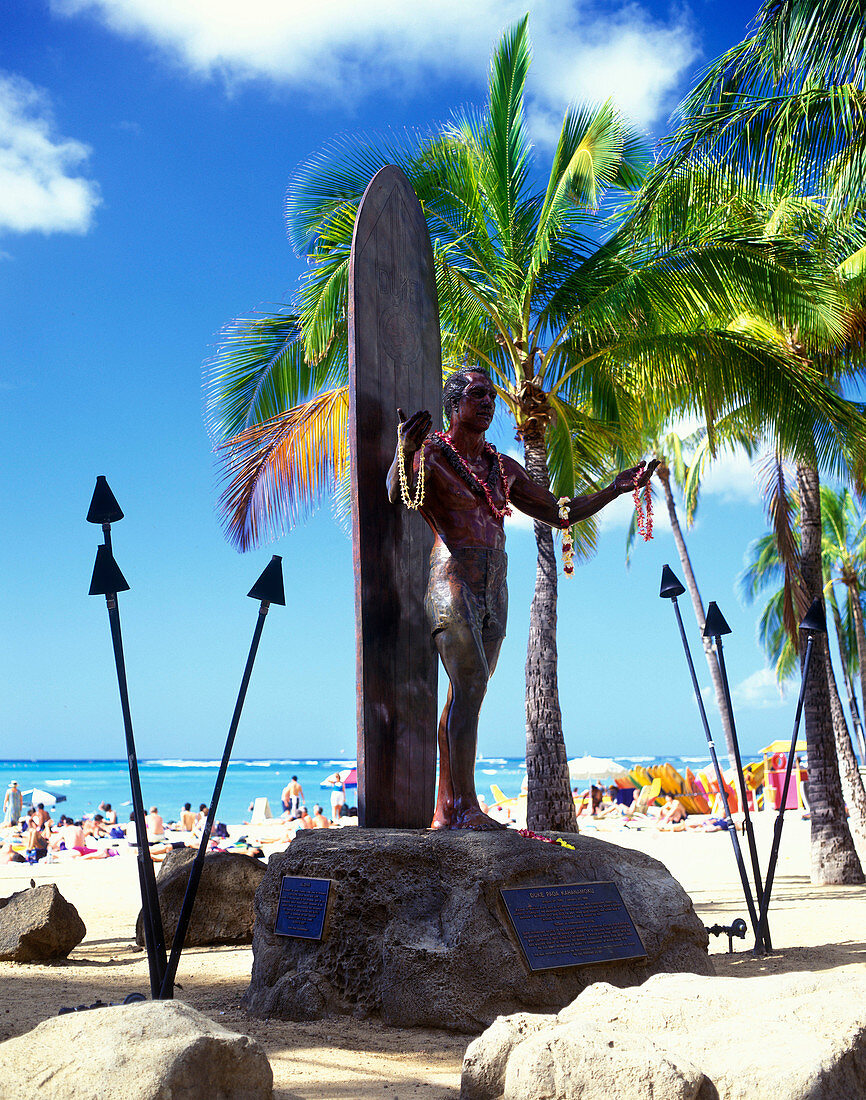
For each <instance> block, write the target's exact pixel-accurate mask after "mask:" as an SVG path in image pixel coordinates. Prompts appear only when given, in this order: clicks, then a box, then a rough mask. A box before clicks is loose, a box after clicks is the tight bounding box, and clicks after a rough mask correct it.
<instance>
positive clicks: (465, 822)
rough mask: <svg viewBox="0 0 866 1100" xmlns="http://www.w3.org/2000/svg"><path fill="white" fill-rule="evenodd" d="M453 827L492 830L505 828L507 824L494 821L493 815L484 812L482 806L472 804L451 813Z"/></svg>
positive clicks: (451, 826)
mask: <svg viewBox="0 0 866 1100" xmlns="http://www.w3.org/2000/svg"><path fill="white" fill-rule="evenodd" d="M450 828H452V829H476V830H479V831H483V832H491V831H492V830H494V829H505V828H507V826H505V825H503V824H502V823H501V822H500V821H494V819H493V818H492V817H489V816H488V815H487V814H485V813H483V812H482V810H481V809H480V807H478V806H470V807H469V808H468V809H466V810H463V811H462V812H457V811H455V812H454V813H453V814H452V815H451V825H450Z"/></svg>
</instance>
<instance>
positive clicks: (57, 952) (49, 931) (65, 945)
mask: <svg viewBox="0 0 866 1100" xmlns="http://www.w3.org/2000/svg"><path fill="white" fill-rule="evenodd" d="M86 934H87V929H86V928H85V926H84V921H83V920H82V919H81V917H80V916H79V915H78V910H77V909H76V908H75V906H74V905H73V904H72V902H70V901H67V900H66V898H65V897H64V896H63V895H62V894H61V893H60V891H59V890H58V889H57V887H56V886H55V885H54V883H53V882H49V883H46V884H45V885H43V886H34V887H31V888H30V889H29V890H20V891H18V893H16V894H12V895H11V896H10V897H8V898H0V959H2V960H3V961H4V962H45V961H47V960H48V959H65V958H66V956H67V955H68V954H69V952H70V951H71V950H72V949H73V947H77V946H78V944H79V943H81V941H82V940H83V939H84V937H85V935H86Z"/></svg>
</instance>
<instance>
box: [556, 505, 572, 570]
mask: <svg viewBox="0 0 866 1100" xmlns="http://www.w3.org/2000/svg"><path fill="white" fill-rule="evenodd" d="M570 503H571V501H570V500H569V499H568V497H560V498H559V500H558V501H557V504H558V505H559V519H560V522H561V524H562V571H563V573H565V575H566V577H572V576H574V531H573V530H572V528H571V527H570V526H569V524H568V506H569V504H570Z"/></svg>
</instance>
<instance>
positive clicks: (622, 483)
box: [613, 458, 659, 493]
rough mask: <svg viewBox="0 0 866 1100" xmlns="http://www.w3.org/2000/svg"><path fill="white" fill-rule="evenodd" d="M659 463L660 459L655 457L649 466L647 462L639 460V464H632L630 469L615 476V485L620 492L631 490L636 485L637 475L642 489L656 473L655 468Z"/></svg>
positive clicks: (639, 486)
mask: <svg viewBox="0 0 866 1100" xmlns="http://www.w3.org/2000/svg"><path fill="white" fill-rule="evenodd" d="M658 464H659V461H658V459H657V458H654V459H653V460H652V462H650V464H649V466H647V464H646V463H645V462H639V463H638V464H637V466H632V468H631V469H630V470H622V471H620V473H618V474H617V475H616V477H615V478H614V481H613V484H614V487H615V488H616V489H617V491H618V492H620V493H628V492H631V490H632V489H634V487H635V484H634V480H635V477H637V484H638V488H640V489H642V488H643V486H644V485H646V483H647V482H648V481H649V479H650V478H651V477H652V476H653V474H654V473H655V468H656V466H658Z"/></svg>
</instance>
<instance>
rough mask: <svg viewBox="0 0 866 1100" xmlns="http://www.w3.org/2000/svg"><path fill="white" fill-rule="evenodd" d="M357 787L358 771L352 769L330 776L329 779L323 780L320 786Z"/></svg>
mask: <svg viewBox="0 0 866 1100" xmlns="http://www.w3.org/2000/svg"><path fill="white" fill-rule="evenodd" d="M344 785H345V786H346V787H357V786H358V769H357V768H350V769H349V770H348V771H345V772H334V773H333V774H332V775H329V776H328V778H327V779H323V780H322V782H321V783H320V784H319V786H320V787H342V786H344Z"/></svg>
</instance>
